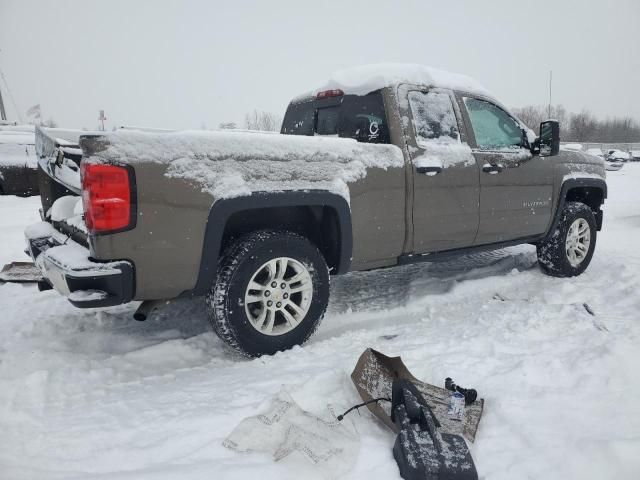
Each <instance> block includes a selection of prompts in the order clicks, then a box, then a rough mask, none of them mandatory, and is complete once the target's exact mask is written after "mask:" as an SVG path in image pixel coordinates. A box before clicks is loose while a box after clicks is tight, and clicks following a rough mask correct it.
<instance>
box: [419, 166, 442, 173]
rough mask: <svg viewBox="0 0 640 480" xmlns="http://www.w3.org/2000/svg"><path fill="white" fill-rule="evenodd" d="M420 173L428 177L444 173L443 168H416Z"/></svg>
mask: <svg viewBox="0 0 640 480" xmlns="http://www.w3.org/2000/svg"><path fill="white" fill-rule="evenodd" d="M416 171H417V172H418V173H426V174H427V175H429V174H431V175H437V174H438V173H440V172H441V171H442V167H416Z"/></svg>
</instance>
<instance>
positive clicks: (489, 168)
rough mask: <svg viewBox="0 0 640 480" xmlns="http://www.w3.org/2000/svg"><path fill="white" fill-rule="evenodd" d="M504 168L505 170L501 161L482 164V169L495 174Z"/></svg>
mask: <svg viewBox="0 0 640 480" xmlns="http://www.w3.org/2000/svg"><path fill="white" fill-rule="evenodd" d="M502 170H504V167H503V166H502V165H501V164H499V163H495V164H492V163H485V164H484V165H483V166H482V171H483V172H485V173H488V174H490V175H495V174H496V173H500V172H501V171H502Z"/></svg>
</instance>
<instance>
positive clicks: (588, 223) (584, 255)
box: [537, 202, 597, 277]
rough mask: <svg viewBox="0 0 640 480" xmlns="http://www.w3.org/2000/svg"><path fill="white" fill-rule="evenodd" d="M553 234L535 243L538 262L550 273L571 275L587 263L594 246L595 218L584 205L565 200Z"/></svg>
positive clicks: (579, 271) (583, 268)
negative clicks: (536, 244)
mask: <svg viewBox="0 0 640 480" xmlns="http://www.w3.org/2000/svg"><path fill="white" fill-rule="evenodd" d="M560 215H561V216H560V221H559V222H558V225H557V226H556V229H555V231H554V232H553V234H552V235H551V236H550V237H549V238H547V239H546V240H545V241H544V242H541V243H539V244H538V246H537V250H538V263H539V265H540V268H541V269H542V271H543V272H545V273H546V274H548V275H552V276H554V277H574V276H576V275H580V274H581V273H582V272H584V271H585V269H586V268H587V267H588V266H589V263H590V262H591V257H593V251H594V249H595V247H596V233H597V228H596V220H595V217H594V216H593V212H592V211H591V208H590V207H589V206H588V205H585V204H584V203H580V202H567V203H566V204H565V206H564V209H563V210H562V213H561V214H560Z"/></svg>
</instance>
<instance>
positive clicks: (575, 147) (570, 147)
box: [562, 143, 582, 152]
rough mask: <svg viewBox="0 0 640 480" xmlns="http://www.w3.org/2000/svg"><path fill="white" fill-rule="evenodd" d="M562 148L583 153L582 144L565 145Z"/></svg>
mask: <svg viewBox="0 0 640 480" xmlns="http://www.w3.org/2000/svg"><path fill="white" fill-rule="evenodd" d="M562 148H563V149H564V150H573V151H577V152H581V151H582V144H580V143H565V144H564V145H562Z"/></svg>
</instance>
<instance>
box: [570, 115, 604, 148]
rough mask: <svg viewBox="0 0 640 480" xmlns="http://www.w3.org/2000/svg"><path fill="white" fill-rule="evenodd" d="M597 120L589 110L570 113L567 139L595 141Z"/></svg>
mask: <svg viewBox="0 0 640 480" xmlns="http://www.w3.org/2000/svg"><path fill="white" fill-rule="evenodd" d="M597 132H598V121H597V120H596V119H595V117H594V116H593V115H592V114H591V112H590V111H589V110H582V111H581V112H580V113H577V114H572V115H571V117H570V126H569V135H568V137H569V138H568V139H569V140H572V141H576V142H594V141H597V135H596V134H597Z"/></svg>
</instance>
